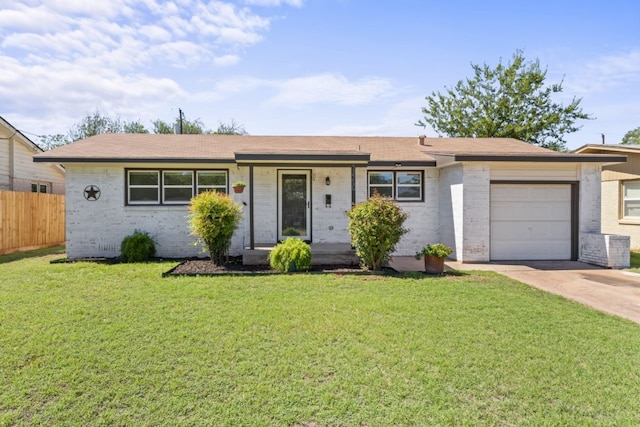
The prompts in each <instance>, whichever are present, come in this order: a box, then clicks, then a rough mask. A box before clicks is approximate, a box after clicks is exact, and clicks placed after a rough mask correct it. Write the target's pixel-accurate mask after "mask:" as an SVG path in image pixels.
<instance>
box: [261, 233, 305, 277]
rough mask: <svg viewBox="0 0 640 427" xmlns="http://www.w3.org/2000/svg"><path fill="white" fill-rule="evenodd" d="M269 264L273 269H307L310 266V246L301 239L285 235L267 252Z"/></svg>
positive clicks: (284, 271)
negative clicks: (283, 238) (285, 236)
mask: <svg viewBox="0 0 640 427" xmlns="http://www.w3.org/2000/svg"><path fill="white" fill-rule="evenodd" d="M269 265H270V266H271V268H272V269H273V270H275V271H279V272H280V273H288V272H289V271H307V270H309V269H310V268H311V246H309V244H307V243H305V242H304V241H302V240H301V239H296V238H295V237H287V238H286V239H285V240H283V241H282V242H281V243H278V244H277V245H276V246H275V247H274V248H273V249H272V250H271V252H269Z"/></svg>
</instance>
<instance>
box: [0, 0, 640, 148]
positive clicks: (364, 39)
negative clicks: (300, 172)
mask: <svg viewBox="0 0 640 427" xmlns="http://www.w3.org/2000/svg"><path fill="white" fill-rule="evenodd" d="M517 49H522V50H524V54H525V56H526V57H527V59H530V60H534V59H536V58H537V59H539V60H540V63H541V65H542V66H543V67H546V68H547V70H548V74H547V83H549V84H551V83H557V82H560V81H561V80H563V79H564V80H563V81H564V92H563V94H561V97H558V98H557V100H558V101H561V102H564V103H568V102H570V100H571V98H572V97H574V96H576V97H578V98H582V104H581V105H582V107H583V109H584V110H585V111H586V112H588V113H591V114H592V115H593V116H595V117H596V119H595V120H591V121H585V122H583V128H582V130H580V131H579V132H576V133H574V134H571V135H568V136H567V141H568V146H569V148H572V149H573V148H577V147H579V146H581V145H583V144H587V143H600V142H601V134H602V133H604V134H605V135H606V142H607V143H618V142H619V141H620V139H621V138H622V136H623V135H624V134H625V133H626V132H627V131H629V130H631V129H634V128H636V127H638V126H640V2H638V1H637V0H624V1H623V0H610V1H607V2H605V1H589V0H582V1H561V0H555V1H546V0H544V1H536V2H519V1H513V0H512V1H487V2H475V1H455V0H453V1H444V0H442V1H430V0H423V1H417V0H416V1H409V0H397V1H393V2H392V1H372V0H368V1H366V0H244V1H243V0H238V1H206V0H174V1H166V2H163V1H159V0H92V1H89V0H42V1H35V0H22V1H19V2H16V1H7V0H0V70H2V71H1V72H0V115H2V116H3V117H4V118H5V119H6V120H8V121H9V122H11V123H12V124H13V125H14V126H16V127H17V128H18V129H20V130H21V131H23V132H26V133H27V135H29V136H30V137H32V138H33V139H34V141H36V142H37V141H38V139H37V137H36V136H34V135H40V134H55V133H66V132H67V130H68V128H69V126H71V125H72V124H73V123H75V122H78V121H79V120H80V119H81V118H82V117H83V116H84V115H85V114H87V113H90V112H93V111H95V110H99V111H100V112H102V113H105V114H110V115H111V116H119V117H120V118H122V119H124V120H140V121H141V122H142V123H143V124H145V125H146V126H147V127H148V128H151V121H152V120H154V119H157V118H160V119H163V120H165V121H173V120H174V118H175V117H176V116H177V114H178V108H181V109H182V110H183V111H184V112H185V114H186V116H187V117H188V118H190V119H195V118H200V119H201V120H202V121H203V122H204V123H205V125H206V126H207V127H208V128H212V129H215V128H216V127H217V126H218V124H219V122H229V121H230V120H231V119H233V120H235V121H236V122H239V123H242V124H244V126H245V128H246V130H247V131H248V132H249V133H250V134H254V135H296V134H298V135H311V134H313V135H382V136H387V135H393V136H417V135H419V134H421V133H426V134H427V135H428V136H437V134H436V133H435V132H434V131H433V130H432V129H426V130H425V129H422V128H419V127H416V126H414V123H415V122H416V121H418V120H419V119H420V118H422V114H421V107H422V106H423V105H425V101H424V97H425V96H426V95H429V94H430V93H431V92H433V91H437V90H443V89H444V87H445V86H449V87H451V86H454V85H455V84H456V82H457V81H458V80H460V79H464V78H466V77H469V76H471V74H472V71H471V67H470V64H471V63H477V64H482V63H485V62H486V63H487V64H489V65H492V66H494V65H496V64H497V63H498V61H499V59H500V58H502V59H503V61H505V62H506V61H508V60H509V59H510V58H511V56H512V55H513V53H514V52H515V51H516V50H517Z"/></svg>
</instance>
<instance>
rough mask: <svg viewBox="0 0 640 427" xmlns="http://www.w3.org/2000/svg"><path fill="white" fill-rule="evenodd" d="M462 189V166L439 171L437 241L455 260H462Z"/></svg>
mask: <svg viewBox="0 0 640 427" xmlns="http://www.w3.org/2000/svg"><path fill="white" fill-rule="evenodd" d="M462 188H463V186H462V165H453V166H449V167H446V168H443V169H441V170H440V179H439V188H438V190H439V191H438V196H439V197H438V198H439V203H438V205H439V229H440V233H439V238H438V241H439V242H441V243H444V244H445V245H447V246H449V247H451V248H452V249H453V252H452V253H451V256H450V257H451V258H453V259H456V260H462V226H463V217H462V213H463V190H462Z"/></svg>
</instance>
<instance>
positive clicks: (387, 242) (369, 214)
mask: <svg viewBox="0 0 640 427" xmlns="http://www.w3.org/2000/svg"><path fill="white" fill-rule="evenodd" d="M347 216H348V217H349V226H348V230H349V234H351V244H352V245H353V246H354V247H355V248H356V253H357V254H358V256H359V257H360V261H361V263H362V265H363V266H364V267H366V268H368V269H371V270H380V269H381V268H382V266H383V265H384V264H385V263H386V262H388V261H389V254H391V252H393V251H394V250H395V249H396V244H397V243H398V242H399V241H400V238H401V237H402V236H403V235H404V234H405V233H407V232H408V231H409V230H407V229H406V228H403V227H402V226H403V224H404V222H405V221H406V219H407V218H408V217H409V214H408V213H405V212H403V211H402V209H401V208H400V206H398V204H397V203H396V202H394V201H393V200H391V199H389V198H386V197H381V196H379V195H377V194H376V195H374V196H373V197H371V198H370V199H369V200H367V201H366V202H362V203H360V204H358V205H356V206H354V207H353V208H352V209H351V210H350V211H349V212H347Z"/></svg>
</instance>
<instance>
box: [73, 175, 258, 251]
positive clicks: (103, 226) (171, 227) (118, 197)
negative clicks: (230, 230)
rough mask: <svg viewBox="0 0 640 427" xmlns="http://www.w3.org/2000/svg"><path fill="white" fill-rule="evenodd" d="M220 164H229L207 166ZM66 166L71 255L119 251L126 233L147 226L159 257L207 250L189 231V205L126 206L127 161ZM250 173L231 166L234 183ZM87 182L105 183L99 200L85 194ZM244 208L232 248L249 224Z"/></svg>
mask: <svg viewBox="0 0 640 427" xmlns="http://www.w3.org/2000/svg"><path fill="white" fill-rule="evenodd" d="M216 167H219V168H220V169H223V168H226V167H228V166H221V165H206V168H216ZM194 168H195V167H194ZM66 171H67V187H66V206H67V215H66V230H67V231H66V233H67V256H68V257H69V258H82V257H116V256H119V255H120V244H121V242H122V239H123V238H124V237H126V236H127V235H129V234H131V233H133V232H134V231H135V230H140V231H145V232H147V233H149V235H151V236H152V237H153V238H154V240H155V241H156V243H157V248H156V249H157V255H158V256H160V257H170V258H173V257H175V258H178V257H191V256H201V257H204V256H206V254H205V253H204V252H202V249H201V248H200V247H196V246H194V244H193V243H194V242H195V240H196V239H195V237H193V236H190V235H189V233H190V231H189V226H188V223H187V216H188V214H189V209H188V207H187V206H125V175H124V167H123V166H83V165H73V164H70V165H67V169H66ZM247 178H248V177H245V176H244V175H243V174H242V173H241V171H238V170H237V169H236V168H233V169H231V170H230V171H229V179H230V183H233V181H236V180H239V179H242V180H244V181H245V182H247ZM88 185H95V186H98V187H99V188H100V191H101V193H100V198H99V199H98V200H96V201H87V200H85V198H84V189H85V187H86V186H88ZM246 194H247V191H246V190H245V193H244V195H245V196H246ZM238 196H241V195H234V197H235V198H236V199H238V198H239V197H238ZM245 213H246V214H245V220H244V221H243V223H242V225H241V226H240V229H239V231H238V232H236V234H235V235H234V239H233V241H232V248H231V252H232V254H238V253H240V249H241V248H242V240H243V239H242V237H243V235H242V231H244V230H243V227H244V224H245V223H246V224H248V222H246V221H247V217H248V210H246V209H245ZM246 228H248V226H247V227H246Z"/></svg>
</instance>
